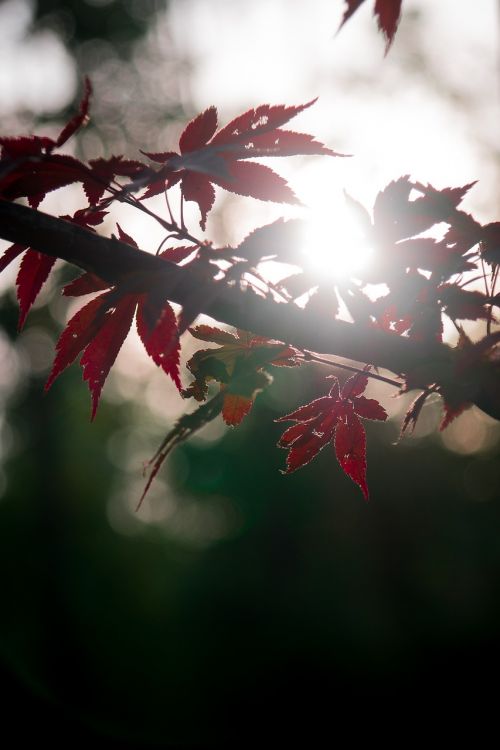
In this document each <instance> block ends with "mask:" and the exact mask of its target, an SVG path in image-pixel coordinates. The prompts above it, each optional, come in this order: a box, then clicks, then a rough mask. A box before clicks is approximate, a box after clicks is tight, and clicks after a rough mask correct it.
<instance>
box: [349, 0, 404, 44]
mask: <svg viewBox="0 0 500 750" xmlns="http://www.w3.org/2000/svg"><path fill="white" fill-rule="evenodd" d="M345 2H346V6H347V7H346V9H345V11H344V15H343V17H342V21H341V22H340V27H339V30H340V29H341V28H342V26H343V25H344V24H345V22H346V21H348V20H349V18H350V17H351V16H352V15H354V13H355V12H356V11H357V10H358V8H359V7H360V6H361V5H362V4H363V3H364V0H345ZM401 3H402V0H375V7H374V9H373V14H374V16H375V18H376V19H377V25H378V27H379V29H380V31H381V32H382V33H383V35H384V36H385V39H386V47H385V52H386V54H387V52H388V51H389V47H390V46H391V44H392V42H393V40H394V36H395V34H396V31H397V28H398V24H399V18H400V16H401Z"/></svg>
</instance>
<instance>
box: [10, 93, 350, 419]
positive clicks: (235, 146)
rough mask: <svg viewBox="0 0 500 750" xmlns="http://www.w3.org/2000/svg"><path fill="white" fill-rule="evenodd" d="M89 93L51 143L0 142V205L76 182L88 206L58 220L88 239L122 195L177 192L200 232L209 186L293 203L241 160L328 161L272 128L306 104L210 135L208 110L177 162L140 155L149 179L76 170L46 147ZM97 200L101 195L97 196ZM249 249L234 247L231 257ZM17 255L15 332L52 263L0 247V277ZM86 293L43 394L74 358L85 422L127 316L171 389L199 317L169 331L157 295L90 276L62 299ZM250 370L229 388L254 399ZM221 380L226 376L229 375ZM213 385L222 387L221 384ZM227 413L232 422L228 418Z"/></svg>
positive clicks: (173, 255)
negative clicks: (83, 384) (183, 340)
mask: <svg viewBox="0 0 500 750" xmlns="http://www.w3.org/2000/svg"><path fill="white" fill-rule="evenodd" d="M90 94H91V86H90V82H89V81H88V79H87V80H86V81H85V89H84V94H83V98H82V101H81V103H80V106H79V110H78V113H77V114H76V115H75V116H74V117H73V118H72V119H71V120H70V121H69V122H68V123H67V125H66V126H65V127H64V128H63V129H62V131H61V133H60V134H59V136H58V137H57V138H56V139H52V138H49V137H45V136H44V137H41V136H26V137H25V136H21V137H2V138H0V146H1V149H2V150H1V154H0V198H2V199H4V200H15V199H17V198H22V197H25V198H27V200H28V202H29V203H30V205H31V206H32V207H33V208H36V207H38V205H39V204H40V202H41V201H42V200H43V198H45V196H46V195H47V193H48V192H50V191H52V190H55V189H57V188H60V187H64V186H67V185H70V184H72V183H81V185H82V187H83V190H84V193H85V195H86V197H87V199H88V201H89V206H88V207H87V208H84V209H81V210H79V211H77V212H76V213H75V215H74V216H71V217H69V216H63V217H61V218H64V219H66V220H68V221H72V222H74V223H77V224H79V225H80V226H83V227H85V228H87V229H89V230H92V231H94V227H95V226H97V225H98V224H100V223H101V222H102V221H103V220H104V217H105V215H106V212H105V211H104V210H103V209H104V208H105V207H106V206H107V205H108V204H109V202H110V201H111V200H114V199H116V198H122V197H123V194H124V193H123V191H124V190H125V193H126V194H128V193H130V192H132V191H133V190H137V189H142V188H144V187H145V188H146V190H145V192H144V194H143V195H142V198H141V200H144V199H145V198H148V197H151V196H153V195H156V194H157V193H159V192H163V191H164V190H167V189H169V188H170V187H172V186H173V185H175V184H177V183H179V184H180V187H181V191H182V196H183V198H184V199H185V200H190V201H195V202H196V203H197V204H198V206H199V208H200V212H201V216H202V219H201V224H202V226H203V227H204V226H205V222H206V218H207V214H208V212H209V211H210V209H211V208H212V205H213V202H214V197H215V195H214V188H213V184H216V185H219V186H221V187H223V188H225V189H226V190H230V191H232V192H235V193H239V194H241V195H247V196H252V197H254V198H258V199H261V200H269V201H276V202H288V203H297V202H298V201H297V198H296V196H295V194H294V193H293V192H292V190H291V189H290V187H289V186H288V185H287V183H286V182H285V180H283V178H281V177H279V175H277V174H276V173H275V172H273V171H272V170H271V169H270V168H269V167H266V166H263V165H262V164H258V163H254V162H248V161H247V160H248V159H252V158H255V157H263V156H265V157H270V156H271V157H272V156H291V155H296V154H329V155H332V156H334V155H337V154H336V153H335V152H334V151H332V150H331V149H328V148H326V146H324V145H323V144H321V143H319V142H318V141H316V140H314V138H313V137H312V136H310V135H307V134H304V133H296V132H292V131H289V130H284V129H282V127H281V126H282V125H284V124H285V123H286V122H288V121H289V120H290V119H291V118H292V117H295V116H296V115H297V114H299V113H300V112H302V111H303V110H304V109H306V108H307V107H309V106H311V104H313V102H308V103H307V104H304V105H299V106H295V107H286V106H283V105H276V106H270V105H262V106H260V107H258V108H256V109H251V110H249V111H248V112H246V113H244V114H243V115H240V116H239V117H237V118H235V119H234V120H232V121H231V122H230V123H229V124H228V125H227V126H226V127H224V128H221V129H220V130H219V131H218V132H216V130H217V113H216V109H215V108H214V107H210V108H209V109H208V110H206V111H205V112H204V113H202V114H201V115H199V116H198V117H196V118H195V119H194V120H192V121H191V122H190V123H189V124H188V125H187V126H186V128H185V129H184V131H183V133H182V135H181V138H180V142H179V150H180V153H179V154H176V153H175V152H169V153H164V154H146V155H147V156H148V157H150V158H151V159H153V160H154V161H159V162H161V163H162V164H163V166H162V167H161V168H160V169H159V171H155V170H153V169H152V168H151V167H149V166H147V165H145V164H143V163H142V162H140V161H135V160H128V159H124V158H123V157H122V156H120V155H119V156H111V157H110V158H108V159H94V160H91V161H90V162H89V163H88V164H84V163H83V162H81V161H79V160H78V159H75V158H74V157H72V156H68V155H60V154H54V150H55V149H56V148H59V147H61V146H63V145H64V144H65V143H66V142H67V140H68V139H69V138H70V137H71V136H72V135H73V134H74V133H75V132H76V131H77V130H78V129H79V128H80V127H82V126H83V125H85V124H86V122H87V120H88V110H89V100H90ZM117 178H121V179H122V183H123V180H126V181H127V180H128V183H126V184H125V186H124V185H123V184H122V183H120V182H117ZM106 193H110V194H111V195H110V196H109V195H105V194H106ZM118 235H119V239H121V240H122V241H124V242H127V243H129V244H131V245H133V246H135V247H137V244H136V243H135V241H134V240H133V239H132V238H131V237H130V236H128V235H126V234H125V232H123V230H122V229H121V228H120V227H118ZM250 244H251V243H248V242H247V243H246V245H245V243H242V246H241V248H242V250H241V252H240V257H241V255H242V253H244V252H246V248H248V247H249V246H250ZM196 247H197V246H196V245H190V246H188V247H184V246H183V247H171V248H168V249H166V250H164V251H163V252H162V253H161V254H160V257H163V258H165V259H166V260H169V261H170V262H175V263H178V262H181V261H184V260H186V258H187V257H188V256H189V255H190V254H192V253H193V251H194V250H195V249H196ZM23 253H24V256H23V258H22V261H21V266H20V269H19V272H18V275H17V282H16V283H17V295H18V300H19V306H20V317H19V328H22V326H23V325H24V322H25V320H26V316H27V314H28V312H29V310H30V308H31V306H32V304H33V302H34V301H35V299H36V297H37V295H38V293H39V292H40V290H41V288H42V286H43V284H44V282H45V281H46V280H47V278H48V276H49V273H50V271H51V269H52V268H53V266H54V263H55V258H53V257H49V256H46V255H44V254H43V253H40V252H38V251H36V250H35V249H33V248H30V247H25V246H23V245H20V244H14V245H12V246H10V247H9V248H7V250H6V251H5V252H4V255H3V256H2V258H1V259H0V271H2V270H3V269H4V268H5V267H6V266H7V265H8V264H9V263H11V262H12V261H13V260H14V259H15V258H17V257H18V256H19V255H21V254H23ZM255 260H257V259H255ZM104 290H106V291H104ZM96 292H104V293H102V294H100V295H99V296H98V297H95V298H94V299H92V300H91V301H90V302H89V303H87V305H85V306H84V307H82V308H81V309H80V310H79V311H78V312H77V313H76V314H75V315H74V316H73V318H71V320H70V321H69V323H68V325H67V327H66V329H65V330H64V332H63V333H62V335H61V337H60V339H59V341H58V343H57V353H56V358H55V361H54V365H53V368H52V372H51V374H50V376H49V379H48V381H47V386H46V387H47V388H48V387H50V385H51V384H52V383H53V381H54V380H55V378H56V377H57V376H58V375H59V374H60V373H61V371H62V370H63V369H65V368H66V367H67V366H68V365H70V364H71V363H72V362H73V361H74V360H75V359H76V357H77V356H78V355H79V354H80V353H81V352H82V351H83V355H82V358H81V366H82V368H83V376H84V379H85V380H86V381H88V384H89V388H90V391H91V395H92V417H94V416H95V413H96V409H97V406H98V402H99V397H100V393H101V390H102V387H103V385H104V382H105V380H106V377H107V375H108V373H109V371H110V368H111V366H112V365H113V363H114V361H115V359H116V356H117V354H118V352H119V350H120V348H121V345H122V343H123V341H124V339H125V337H126V335H127V333H128V331H129V329H130V327H131V324H132V321H133V318H134V315H135V316H136V325H137V331H138V333H139V336H140V338H141V340H142V342H143V344H144V346H145V349H146V351H147V353H148V354H149V355H150V356H151V357H152V359H153V360H154V362H155V363H156V364H157V365H158V366H160V367H161V368H162V369H163V370H164V371H165V372H166V373H167V374H168V375H169V376H170V377H171V378H172V380H173V381H174V383H175V384H176V386H177V387H178V388H179V390H181V382H180V376H179V353H180V343H179V334H180V333H182V331H183V330H185V329H186V328H187V326H188V325H189V324H190V322H192V320H193V319H194V317H195V315H196V314H197V313H198V312H199V311H198V309H196V311H193V310H188V311H186V310H183V314H182V318H181V321H180V325H179V324H178V321H177V319H176V316H175V313H174V311H173V309H172V307H171V305H170V303H169V302H168V299H167V297H166V294H165V293H162V292H160V291H159V290H158V289H157V288H154V291H151V292H149V293H144V294H140V295H138V294H137V293H132V292H130V291H129V290H128V289H127V287H126V286H124V285H118V286H115V287H113V288H111V289H110V288H109V284H106V283H105V282H103V281H102V280H101V279H99V278H98V277H97V276H95V275H93V274H90V273H86V274H84V275H83V276H82V277H80V278H79V279H77V280H75V281H74V282H72V283H71V284H69V285H68V286H67V287H66V288H65V290H64V294H65V295H66V296H82V295H85V294H91V293H96ZM214 330H215V329H214ZM200 335H201V334H199V336H200ZM219 335H220V336H223V335H224V332H220V333H219ZM227 337H230V334H227ZM205 340H206V339H205ZM238 341H239V345H240V348H241V349H242V350H243V349H244V348H245V347H247V348H248V349H249V350H250V349H251V350H252V357H253V358H255V356H256V352H257V345H256V343H255V342H256V339H255V340H254V341H250V340H249V341H248V342H246V343H244V334H243V333H241V334H239V339H238ZM261 348H262V347H261ZM281 348H282V347H281ZM240 360H241V357H238V356H236V355H235V362H237V363H238V364H237V367H238V368H241V364H240ZM233 365H234V363H233ZM252 366H253V367H254V374H253V381H255V382H253V385H252V384H251V383H250V380H252V378H250V380H248V379H247V380H248V382H246V383H245V384H242V383H241V380H242V378H241V377H240V379H239V382H240V386H239V388H240V390H241V389H242V388H243V390H244V392H245V393H246V392H247V391H248V392H249V393H250V391H251V393H252V394H254V393H255V392H258V390H259V388H261V387H264V385H265V382H264V380H265V376H264V374H263V372H261V371H260V368H257V370H256V369H255V366H254V365H252ZM193 367H195V365H194V364H193ZM198 375H199V373H198ZM230 375H231V377H232V375H233V373H232V372H231V373H230ZM228 377H229V375H228ZM233 380H234V378H233ZM220 382H221V383H222V380H221V381H220ZM198 387H200V386H199V383H198ZM224 387H225V388H227V390H228V392H227V394H226V398H225V407H224V417H225V418H226V421H228V423H231V424H237V423H238V422H239V421H240V420H241V418H242V417H243V415H244V414H243V411H244V410H245V409H246V411H244V413H246V412H247V411H248V409H249V408H250V407H249V405H248V400H247V402H246V406H245V407H244V406H243V403H244V399H245V398H246V396H244V395H243V394H235V393H234V390H231V388H233V389H234V385H233V386H229V385H228V384H227V382H226V381H225V385H224ZM245 389H246V390H245ZM198 392H199V391H198ZM186 393H187V392H186ZM249 398H250V397H249ZM253 398H254V395H252V396H251V398H250V404H251V400H252V399H253ZM242 410H243V411H242ZM230 414H232V416H229V415H230ZM238 415H240V416H238Z"/></svg>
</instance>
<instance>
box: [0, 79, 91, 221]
mask: <svg viewBox="0 0 500 750" xmlns="http://www.w3.org/2000/svg"><path fill="white" fill-rule="evenodd" d="M91 90H92V89H91V85H90V81H89V79H88V78H85V82H84V94H83V98H82V100H81V102H80V107H79V111H78V113H77V114H76V115H75V116H74V117H73V118H71V120H70V121H69V122H68V123H67V124H66V125H65V126H64V128H63V129H62V131H61V132H60V134H59V136H58V137H57V138H56V139H53V138H48V137H47V136H36V135H33V136H14V137H11V136H6V137H1V138H0V146H1V147H2V151H1V157H0V195H1V196H2V197H3V198H6V199H7V200H15V199H16V198H21V197H27V198H28V201H29V204H30V206H31V207H32V208H37V207H38V205H39V204H40V202H41V201H42V200H43V198H44V197H45V195H46V194H47V193H48V192H50V191H51V190H56V189H57V188H60V187H64V186H66V185H70V184H71V183H74V182H80V181H82V179H83V176H84V174H85V171H86V169H87V167H85V165H84V164H83V163H82V162H80V161H79V160H78V159H75V158H74V157H72V156H65V155H62V154H53V153H52V152H53V151H54V149H55V148H58V147H59V146H62V145H63V144H64V143H66V141H67V140H68V139H69V138H70V137H71V136H72V135H73V134H74V133H75V132H76V131H77V130H78V129H79V128H80V127H81V126H82V125H84V124H85V123H86V122H87V119H88V108H89V101H90V94H91Z"/></svg>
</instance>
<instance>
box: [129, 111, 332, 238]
mask: <svg viewBox="0 0 500 750" xmlns="http://www.w3.org/2000/svg"><path fill="white" fill-rule="evenodd" d="M315 101H316V100H315V99H314V100H312V101H310V102H307V103H306V104H301V105H298V106H291V107H286V106H284V105H269V104H263V105H261V106H260V107H256V108H255V109H250V110H248V111H247V112H245V113H244V114H242V115H239V116H238V117H236V118H235V119H234V120H232V121H231V122H230V123H229V124H228V125H226V126H225V127H224V128H222V129H221V130H219V131H218V132H217V110H216V108H215V107H209V108H208V109H206V110H205V111H204V112H202V113H201V114H200V115H198V116H197V117H195V118H194V119H193V120H191V122H189V123H188V125H187V126H186V128H185V129H184V131H183V133H182V135H181V137H180V139H179V151H180V153H179V154H176V153H173V152H164V153H147V152H143V153H145V155H146V156H148V157H149V158H150V159H152V160H153V161H156V162H159V163H162V164H164V168H163V169H162V170H160V177H158V175H157V177H156V179H155V180H154V181H153V182H152V183H151V184H150V185H149V187H148V189H147V190H146V192H145V194H144V195H143V196H142V198H150V197H151V196H153V195H157V194H159V193H161V192H163V190H164V189H165V187H167V188H169V187H172V186H173V185H175V184H177V183H178V182H180V184H181V190H182V194H183V196H184V198H185V199H186V200H188V201H193V202H194V203H197V204H198V207H199V210H200V213H201V221H200V225H201V227H202V229H204V228H205V224H206V220H207V215H208V213H209V211H210V209H211V208H212V206H213V203H214V200H215V191H214V187H213V186H214V185H218V186H219V187H222V188H224V189H225V190H228V191H230V192H232V193H237V194H239V195H245V196H249V197H252V198H258V199H260V200H263V201H273V202H276V203H298V202H299V201H298V199H297V197H296V196H295V194H294V193H293V192H292V190H291V189H290V187H289V186H288V185H287V183H286V181H285V180H284V179H283V178H282V177H280V176H279V175H277V174H276V173H275V172H273V170H272V169H270V168H269V167H266V166H264V165H263V164H258V163H254V162H251V163H248V162H247V161H246V160H247V159H252V158H256V157H271V156H295V155H299V154H328V155H330V156H342V154H338V153H336V152H335V151H332V150H331V149H329V148H327V147H326V146H324V145H323V144H322V143H319V142H318V141H316V140H314V138H313V137H312V136H310V135H307V134H305V133H295V132H292V131H289V130H283V129H282V128H281V126H282V125H284V124H285V123H286V122H288V121H289V120H291V119H292V117H295V116H296V115H298V114H299V112H302V111H303V110H305V109H307V107H310V106H311V105H312V104H313V103H314V102H315Z"/></svg>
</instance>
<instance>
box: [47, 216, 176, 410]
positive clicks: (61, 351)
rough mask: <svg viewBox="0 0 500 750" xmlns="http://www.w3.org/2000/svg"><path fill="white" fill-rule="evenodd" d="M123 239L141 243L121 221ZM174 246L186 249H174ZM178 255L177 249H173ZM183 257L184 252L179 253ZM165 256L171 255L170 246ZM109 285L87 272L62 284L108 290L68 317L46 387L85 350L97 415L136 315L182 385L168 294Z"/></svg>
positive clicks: (148, 344)
mask: <svg viewBox="0 0 500 750" xmlns="http://www.w3.org/2000/svg"><path fill="white" fill-rule="evenodd" d="M118 235H119V238H120V240H121V241H122V242H127V243H128V244H131V245H133V246H134V247H137V243H136V242H135V241H134V240H133V239H132V237H130V235H128V234H126V232H124V231H123V229H122V228H121V227H120V226H119V225H118ZM174 250H184V251H185V250H186V248H175V249H174ZM174 255H175V253H174ZM178 256H179V258H181V259H182V257H183V253H182V252H179V253H178ZM160 257H166V258H168V259H169V260H172V258H171V257H170V253H169V250H168V249H167V250H165V251H163V253H161V256H160ZM108 287H109V284H107V283H106V282H104V281H103V280H102V279H100V278H99V277H98V276H95V275H94V274H91V273H84V274H83V275H82V276H80V277H79V278H77V279H75V280H74V281H72V282H70V283H69V284H67V285H66V287H64V289H63V294H65V295H66V296H80V295H84V294H89V293H91V292H97V291H101V290H102V289H105V288H106V289H107V291H106V292H104V294H101V295H100V296H99V297H96V298H95V299H93V300H92V301H91V302H89V303H88V304H87V305H85V306H84V307H83V308H81V309H80V310H79V311H78V312H77V313H76V314H75V315H74V316H73V317H72V318H71V320H70V321H69V322H68V324H67V326H66V328H65V329H64V331H63V332H62V334H61V336H60V338H59V341H58V342H57V345H56V350H57V353H56V358H55V360H54V364H53V366H52V371H51V373H50V375H49V378H48V380H47V383H46V385H45V389H46V390H48V389H49V388H50V386H51V385H52V383H53V382H54V380H55V379H56V377H57V376H58V375H59V374H60V373H61V372H62V371H63V370H64V369H65V368H66V367H68V365H70V364H71V363H72V362H74V360H75V359H76V357H77V356H78V355H79V354H80V352H82V351H83V355H82V359H81V361H80V364H81V366H82V368H83V377H84V380H86V381H87V382H88V384H89V389H90V392H91V396H92V419H93V418H94V417H95V414H96V411H97V407H98V403H99V398H100V394H101V391H102V387H103V385H104V382H105V380H106V378H107V376H108V374H109V371H110V369H111V367H112V365H113V363H114V361H115V359H116V357H117V355H118V352H119V351H120V348H121V346H122V344H123V342H124V340H125V338H126V337H127V334H128V332H129V330H130V327H131V325H132V321H133V319H134V314H135V315H136V325H137V332H138V334H139V336H140V338H141V341H142V343H143V344H144V348H145V349H146V351H147V353H148V354H149V356H150V357H151V358H152V360H153V361H154V362H155V364H156V365H158V366H159V367H161V368H162V370H163V371H164V372H165V373H166V374H167V375H169V376H170V377H171V378H172V380H173V381H174V383H175V385H176V386H177V388H178V389H179V390H181V381H180V377H179V353H180V344H179V334H178V329H177V319H176V316H175V313H174V311H173V309H172V307H171V306H170V303H169V302H168V300H167V299H166V298H165V295H164V294H162V293H159V292H158V291H157V290H156V289H155V288H153V289H152V290H151V291H149V292H147V293H143V294H137V293H130V292H128V291H126V290H125V289H120V287H119V286H117V287H114V288H112V289H109V288H108Z"/></svg>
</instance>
